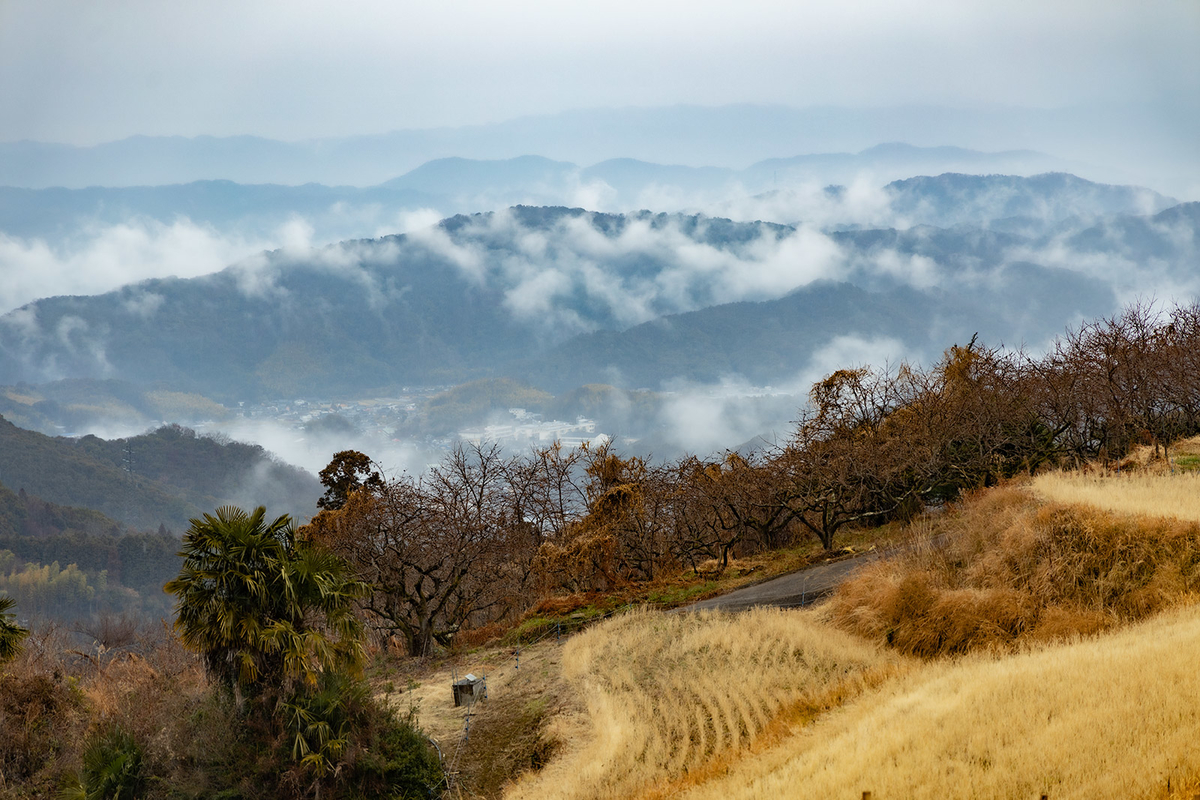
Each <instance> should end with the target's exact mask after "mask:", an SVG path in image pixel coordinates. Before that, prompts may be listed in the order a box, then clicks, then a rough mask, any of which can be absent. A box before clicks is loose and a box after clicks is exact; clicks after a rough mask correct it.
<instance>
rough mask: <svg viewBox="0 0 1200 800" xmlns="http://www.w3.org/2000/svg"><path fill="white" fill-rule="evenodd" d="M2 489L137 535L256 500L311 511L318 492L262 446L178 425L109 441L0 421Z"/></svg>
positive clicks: (305, 476) (312, 482)
mask: <svg viewBox="0 0 1200 800" xmlns="http://www.w3.org/2000/svg"><path fill="white" fill-rule="evenodd" d="M0 483H3V484H4V485H6V486H8V487H10V488H11V489H13V490H16V491H19V490H24V491H25V492H27V493H28V494H32V495H36V496H38V497H40V498H42V499H44V500H46V501H49V502H52V503H56V504H59V505H64V506H76V507H81V508H88V509H94V510H96V511H99V512H101V513H103V514H105V515H106V516H108V517H111V518H112V519H114V520H117V521H119V522H122V523H124V524H126V525H128V526H130V527H132V528H136V529H138V530H157V529H158V528H159V526H163V525H165V526H166V527H167V528H169V529H171V530H173V531H175V532H176V534H178V533H179V532H181V531H183V530H184V529H186V528H187V525H188V519H190V518H192V517H196V516H199V515H200V514H201V513H203V512H204V511H205V510H210V509H212V508H216V507H217V506H221V505H226V504H230V503H233V504H237V503H242V504H245V503H246V502H247V501H248V500H250V499H252V498H255V497H257V498H261V499H260V500H259V501H258V502H267V503H271V504H272V507H275V508H279V509H280V511H281V512H283V511H287V510H290V511H292V512H293V513H295V514H297V515H298V516H301V517H303V516H305V515H307V514H310V513H312V511H313V510H314V508H315V502H316V498H317V497H318V496H319V495H320V486H319V484H318V483H317V481H316V479H315V478H314V477H313V476H311V475H309V474H307V473H305V472H304V471H302V470H300V469H297V468H295V467H289V466H286V465H284V464H281V463H279V462H277V461H274V460H273V459H272V458H271V457H270V455H269V454H268V453H267V452H266V451H265V450H263V449H262V448H261V447H259V446H257V445H247V444H242V443H239V442H221V441H217V440H216V439H212V438H208V437H204V436H197V435H196V433H195V432H194V431H191V430H189V429H187V428H181V427H179V426H165V427H163V428H160V429H158V430H156V431H154V432H152V433H147V434H143V435H141V436H133V437H129V438H127V439H117V440H111V441H106V440H104V439H100V438H98V437H96V436H84V437H82V438H80V439H67V438H62V437H50V436H46V435H44V434H40V433H35V432H33V431H27V430H24V429H22V428H18V427H17V426H16V425H13V424H12V423H11V422H9V421H8V420H6V419H3V418H2V417H0Z"/></svg>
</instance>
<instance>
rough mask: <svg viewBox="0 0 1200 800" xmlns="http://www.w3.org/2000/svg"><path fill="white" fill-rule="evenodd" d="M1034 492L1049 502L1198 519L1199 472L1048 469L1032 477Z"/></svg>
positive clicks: (1112, 511)
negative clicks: (1096, 471)
mask: <svg viewBox="0 0 1200 800" xmlns="http://www.w3.org/2000/svg"><path fill="white" fill-rule="evenodd" d="M1033 491H1034V492H1035V493H1036V494H1037V495H1038V496H1039V497H1041V498H1043V499H1045V500H1048V501H1051V502H1055V503H1063V504H1070V505H1086V506H1091V507H1093V508H1097V509H1101V510H1103V511H1107V512H1111V513H1114V514H1133V515H1139V516H1145V517H1175V518H1176V519H1183V520H1189V521H1191V522H1200V472H1193V471H1180V472H1176V473H1174V474H1170V473H1168V474H1162V473H1154V472H1145V471H1135V472H1130V473H1126V474H1120V475H1101V474H1097V473H1079V472H1049V473H1046V474H1044V475H1039V476H1037V477H1036V478H1034V480H1033Z"/></svg>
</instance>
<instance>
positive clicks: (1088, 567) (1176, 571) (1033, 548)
mask: <svg viewBox="0 0 1200 800" xmlns="http://www.w3.org/2000/svg"><path fill="white" fill-rule="evenodd" d="M1098 480H1099V481H1103V482H1104V483H1103V484H1101V483H1097V481H1098ZM1151 486H1153V487H1154V489H1153V492H1152V493H1149V494H1147V495H1146V496H1147V497H1148V498H1153V499H1150V500H1148V501H1143V502H1141V503H1140V505H1141V506H1143V507H1148V508H1156V509H1158V513H1160V514H1166V513H1170V512H1171V510H1172V509H1173V508H1174V507H1175V505H1177V504H1175V505H1172V504H1170V503H1168V502H1167V498H1170V497H1176V496H1179V497H1181V498H1186V497H1187V494H1188V492H1189V491H1192V492H1194V491H1195V487H1197V486H1200V481H1198V480H1196V479H1195V478H1194V477H1193V476H1176V477H1169V476H1164V477H1152V476H1143V477H1138V478H1132V479H1130V478H1103V479H1097V478H1089V477H1087V476H1068V475H1057V474H1055V475H1052V476H1047V477H1046V478H1045V479H1042V478H1039V479H1038V480H1037V481H1036V482H1035V483H1034V484H1033V487H1034V488H1033V490H1032V491H1031V490H1030V489H1029V488H1027V487H1019V486H1009V487H1004V488H999V489H995V490H992V491H989V492H987V493H986V494H984V495H982V496H980V497H979V498H978V499H976V500H974V501H973V502H969V503H965V504H963V505H962V507H960V508H958V509H954V510H951V511H949V512H947V513H946V514H945V515H944V516H942V517H941V518H940V519H934V520H933V521H930V522H926V523H925V524H924V525H922V526H919V527H921V528H923V529H924V530H923V531H922V533H923V534H924V535H925V536H926V537H928V538H929V539H930V540H931V541H933V542H934V543H935V544H934V545H925V546H917V547H914V548H912V549H911V550H909V551H907V552H906V553H905V554H904V555H901V556H899V557H897V558H893V559H889V560H888V561H883V562H879V563H877V564H873V565H871V566H869V567H867V568H865V569H863V570H862V571H861V572H860V573H859V574H858V575H856V576H855V577H854V578H853V579H852V580H850V581H848V582H847V583H846V584H844V585H843V586H842V588H841V590H840V591H839V592H838V593H837V595H836V596H835V597H834V599H833V601H832V602H831V604H830V607H831V613H832V617H833V620H834V621H835V623H836V624H838V625H839V626H841V627H843V628H846V629H848V630H850V631H853V632H855V633H858V634H861V635H863V636H867V637H868V638H872V639H877V640H880V641H884V642H886V643H888V644H890V645H891V646H893V647H895V648H896V649H898V650H900V651H902V652H905V653H911V654H915V655H920V656H927V657H928V656H935V655H939V654H943V653H960V652H966V651H969V650H974V649H978V648H981V647H998V648H1010V647H1011V646H1012V645H1014V644H1015V643H1017V642H1020V641H1024V640H1049V639H1054V638H1062V637H1067V636H1071V635H1073V634H1089V633H1095V632H1097V631H1101V630H1104V629H1107V628H1110V627H1112V626H1113V625H1115V624H1117V623H1119V622H1122V621H1130V620H1136V619H1141V618H1143V617H1146V616H1147V615H1149V614H1151V613H1153V612H1155V611H1157V610H1160V609H1162V608H1165V607H1167V606H1168V605H1170V604H1172V603H1174V602H1178V601H1179V599H1180V598H1182V597H1184V596H1186V595H1188V594H1190V593H1192V592H1194V591H1196V589H1197V588H1198V587H1200V522H1198V521H1193V520H1192V519H1180V518H1178V517H1173V516H1148V515H1145V514H1130V513H1128V510H1129V509H1131V508H1134V507H1137V506H1138V504H1139V503H1138V502H1135V499H1134V498H1135V497H1137V496H1139V495H1141V494H1142V493H1143V492H1147V491H1148V489H1149V487H1151ZM1068 490H1069V491H1068ZM1088 491H1090V492H1092V493H1093V494H1094V495H1095V496H1096V498H1097V499H1099V498H1105V502H1106V503H1107V504H1108V505H1109V507H1111V508H1113V511H1107V510H1102V509H1101V508H1096V507H1094V506H1091V505H1084V504H1081V502H1080V501H1082V500H1086V497H1087V495H1086V492H1088ZM1039 496H1040V497H1046V498H1050V499H1051V500H1052V501H1050V502H1046V501H1043V500H1041V499H1039ZM1060 497H1061V498H1062V499H1064V500H1070V501H1072V502H1071V503H1063V502H1056V500H1057V499H1058V498H1060ZM1117 509H1121V510H1123V511H1124V512H1125V513H1121V511H1117ZM1114 512H1115V513H1114Z"/></svg>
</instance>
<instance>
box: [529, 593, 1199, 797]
mask: <svg viewBox="0 0 1200 800" xmlns="http://www.w3.org/2000/svg"><path fill="white" fill-rule="evenodd" d="M576 645H577V646H576ZM1197 652H1200V607H1196V606H1191V607H1186V608H1181V609H1176V610H1174V611H1171V612H1168V613H1166V614H1163V615H1160V616H1158V617H1156V618H1155V619H1153V620H1149V621H1146V622H1143V623H1140V624H1137V625H1134V626H1130V627H1128V628H1125V629H1124V630H1121V631H1119V632H1115V633H1111V634H1108V635H1106V636H1103V637H1098V638H1092V639H1088V640H1081V641H1075V642H1072V643H1068V644H1063V645H1057V646H1053V647H1039V648H1035V649H1033V650H1030V651H1026V652H1023V653H1020V654H1017V655H1009V656H993V655H981V656H971V657H967V658H965V659H959V660H942V661H935V662H924V663H921V662H913V661H905V660H901V659H897V658H894V657H889V656H887V655H886V654H884V653H881V652H880V651H878V650H875V649H873V648H871V647H869V646H866V645H864V644H863V643H861V642H858V641H855V640H853V639H849V638H847V637H846V636H845V635H844V634H841V633H839V632H838V631H837V630H835V629H832V628H826V627H824V626H823V625H822V624H821V623H820V622H819V621H818V620H817V619H815V618H814V615H813V614H812V613H811V612H794V611H791V612H785V611H766V610H763V611H755V612H750V613H747V614H744V615H738V616H699V615H690V616H669V615H659V614H654V613H641V614H633V615H629V616H627V617H624V618H620V619H618V620H615V621H613V622H611V623H608V624H606V625H602V626H598V627H597V628H595V629H593V630H591V631H589V632H588V633H586V634H583V635H581V636H579V637H577V638H576V639H575V640H573V642H572V643H570V644H569V645H568V647H567V653H566V656H565V664H564V666H565V667H566V670H567V672H568V674H569V677H570V679H571V681H572V683H573V684H574V686H575V687H576V688H577V690H579V691H583V692H586V697H585V699H586V702H587V704H588V713H589V720H588V721H589V726H590V729H589V730H588V731H587V732H586V735H583V736H581V737H580V739H579V740H578V741H577V742H576V743H575V744H574V745H573V746H571V747H569V748H567V749H564V751H563V752H562V754H561V755H560V756H559V757H558V758H556V759H555V760H553V761H552V762H551V763H550V765H548V766H547V767H546V768H545V769H544V770H543V771H542V772H541V773H537V774H531V775H526V776H525V777H524V779H523V780H521V781H520V782H519V783H518V784H517V785H516V786H515V787H514V788H513V789H512V790H511V791H510V792H509V793H508V795H507V797H509V798H510V800H516V799H517V798H616V797H622V798H625V797H640V798H658V797H687V798H694V800H711V799H715V798H722V799H724V798H730V799H731V800H741V799H742V798H745V799H746V800H749V799H750V798H780V797H784V798H788V797H796V798H810V797H812V798H838V797H844V798H855V800H857V798H859V797H861V794H862V792H863V791H865V790H869V791H871V792H872V793H873V797H875V798H877V799H878V800H888V798H946V797H975V798H1024V797H1034V798H1036V797H1038V796H1040V794H1041V793H1043V792H1045V793H1047V794H1048V795H1049V796H1050V797H1051V798H1054V799H1055V800H1058V798H1165V797H1188V798H1190V797H1191V796H1192V795H1191V794H1190V793H1183V794H1181V793H1180V789H1181V788H1182V787H1191V788H1189V789H1188V792H1191V791H1192V790H1193V789H1194V788H1195V787H1196V786H1198V785H1200V782H1198V780H1197V778H1200V738H1198V737H1197V736H1196V733H1197V731H1200V673H1198V672H1197V670H1196V669H1195V654H1196V653H1197ZM872 678H874V680H872ZM781 721H782V724H780V723H781ZM1168 782H1170V786H1171V788H1172V791H1170V792H1169V791H1168Z"/></svg>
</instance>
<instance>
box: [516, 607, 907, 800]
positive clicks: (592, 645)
mask: <svg viewBox="0 0 1200 800" xmlns="http://www.w3.org/2000/svg"><path fill="white" fill-rule="evenodd" d="M904 663H905V662H903V661H902V660H901V659H900V658H899V657H897V656H895V655H892V654H889V653H887V652H885V651H883V650H882V649H880V648H878V647H876V646H874V645H871V644H869V643H866V642H864V641H861V640H858V639H856V638H854V637H852V636H849V635H847V634H844V633H841V632H840V631H837V630H832V629H830V628H827V627H825V626H823V625H821V624H819V623H817V622H815V621H813V620H812V618H811V615H810V614H806V613H804V612H798V611H783V610H777V609H757V610H754V611H750V612H747V613H745V614H741V615H738V616H730V615H722V614H711V613H702V614H664V613H661V612H657V611H639V612H634V613H630V614H626V615H623V616H621V617H617V618H615V619H613V620H612V621H610V622H607V623H604V624H602V625H599V626H597V627H595V628H593V629H591V630H589V631H587V632H585V633H583V634H580V635H579V636H576V637H574V638H573V639H572V640H571V641H570V642H569V643H568V644H567V646H566V648H565V650H564V653H563V673H564V676H565V677H566V678H567V680H568V681H569V682H570V684H571V685H572V687H573V689H574V690H575V691H576V692H578V693H579V694H580V696H581V699H582V700H583V702H584V703H585V704H586V706H587V714H588V722H589V725H588V730H587V731H586V733H585V734H584V735H583V736H582V737H580V738H578V739H576V740H575V741H574V742H572V744H571V745H570V746H569V748H567V749H566V750H565V751H564V753H563V754H562V755H561V756H560V757H559V758H558V759H556V760H554V761H552V762H551V764H550V765H549V766H548V767H546V769H544V770H543V771H542V772H540V773H537V774H534V775H530V776H527V777H526V779H525V780H523V781H521V782H520V783H519V784H518V785H517V787H516V788H515V789H514V790H513V791H512V792H510V793H509V795H507V796H509V797H512V798H593V797H595V798H629V797H636V796H639V795H641V796H650V797H653V796H667V795H670V794H674V793H675V792H676V791H677V790H679V789H680V788H681V787H682V786H683V785H686V784H687V783H688V782H689V780H688V778H689V776H692V777H691V780H692V781H694V780H698V779H703V777H705V776H711V775H712V774H714V768H720V767H722V766H724V765H727V764H728V763H733V762H734V761H736V757H735V758H731V757H730V756H731V755H732V756H736V755H738V754H744V753H746V752H751V750H750V748H751V747H752V745H754V744H755V743H756V742H758V743H759V744H761V741H760V740H762V739H763V738H764V734H766V738H767V739H768V740H769V739H770V738H772V737H773V736H778V735H780V734H781V733H782V732H783V730H784V729H783V728H782V727H781V726H785V725H788V724H791V723H795V722H797V721H799V720H803V719H808V718H811V717H812V716H814V715H817V714H820V713H822V712H823V711H825V710H827V709H829V708H835V707H837V706H839V705H841V704H842V703H843V702H845V701H846V700H847V699H849V698H851V697H855V696H857V695H858V694H860V693H861V692H862V691H864V690H866V689H868V688H870V687H872V686H875V685H877V684H879V683H881V682H882V681H883V680H885V678H887V677H888V676H891V675H893V674H896V673H897V672H899V671H902V670H903V669H904ZM773 726H774V727H773ZM681 781H682V783H681Z"/></svg>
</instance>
